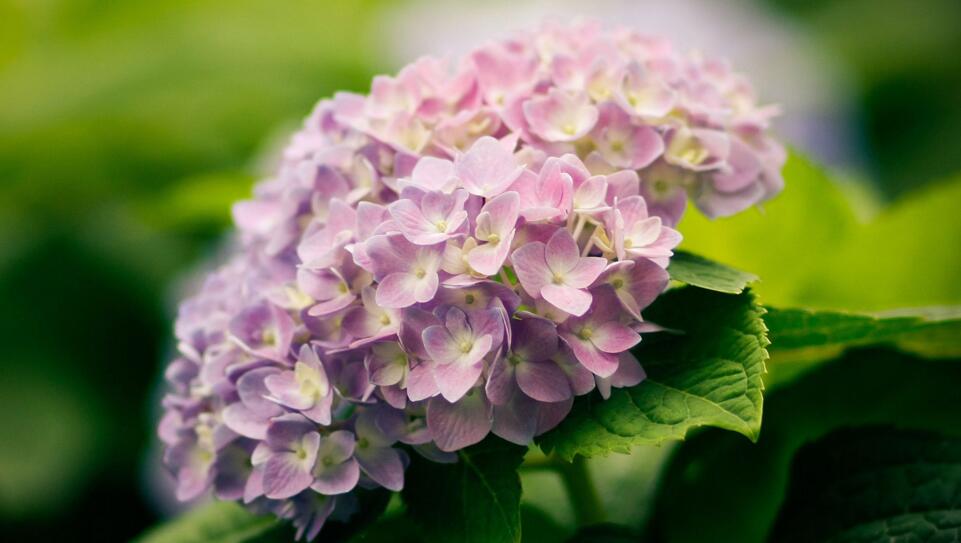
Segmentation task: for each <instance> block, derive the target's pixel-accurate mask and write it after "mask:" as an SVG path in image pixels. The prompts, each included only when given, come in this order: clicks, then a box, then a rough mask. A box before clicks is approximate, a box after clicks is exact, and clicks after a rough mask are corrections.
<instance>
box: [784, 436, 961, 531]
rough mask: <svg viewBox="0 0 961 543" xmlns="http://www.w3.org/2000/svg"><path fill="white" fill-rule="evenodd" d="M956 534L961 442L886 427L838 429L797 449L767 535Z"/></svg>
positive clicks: (960, 511) (960, 513)
mask: <svg viewBox="0 0 961 543" xmlns="http://www.w3.org/2000/svg"><path fill="white" fill-rule="evenodd" d="M813 519H817V520H816V521H814V520H813ZM959 539H961V439H958V438H950V437H945V436H943V435H941V434H938V433H932V432H919V431H914V430H896V429H893V428H890V427H868V428H855V429H843V430H839V431H837V432H834V433H832V434H830V435H828V436H827V437H825V438H823V439H821V440H819V441H817V442H815V443H812V444H809V445H806V446H805V447H804V448H802V449H801V450H800V451H799V452H798V454H797V456H796V457H795V458H794V462H793V464H792V467H791V480H790V483H789V485H788V494H787V499H786V500H785V502H784V506H783V507H782V509H781V513H780V515H779V518H778V522H777V524H775V527H774V530H773V532H772V533H771V537H770V538H769V540H770V541H777V542H779V543H805V542H808V541H831V542H832V543H871V542H874V541H891V542H895V543H909V542H913V541H958V540H959Z"/></svg>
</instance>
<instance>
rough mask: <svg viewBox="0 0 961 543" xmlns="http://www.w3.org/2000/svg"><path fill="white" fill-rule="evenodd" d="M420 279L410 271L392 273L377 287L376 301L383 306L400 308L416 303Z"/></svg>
mask: <svg viewBox="0 0 961 543" xmlns="http://www.w3.org/2000/svg"><path fill="white" fill-rule="evenodd" d="M419 284H420V280H419V279H418V278H417V276H416V275H414V274H412V273H402V272H397V273H392V274H390V275H388V276H387V277H385V278H384V280H383V281H381V282H380V285H378V287H377V303H378V304H379V305H381V306H383V307H389V308H395V309H400V308H404V307H408V306H412V305H414V304H415V303H417V290H418V286H419Z"/></svg>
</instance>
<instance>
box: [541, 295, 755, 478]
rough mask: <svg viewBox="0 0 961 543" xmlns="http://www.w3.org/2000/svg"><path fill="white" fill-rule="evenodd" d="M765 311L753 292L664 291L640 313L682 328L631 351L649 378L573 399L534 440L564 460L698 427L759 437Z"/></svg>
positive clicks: (671, 436)
mask: <svg viewBox="0 0 961 543" xmlns="http://www.w3.org/2000/svg"><path fill="white" fill-rule="evenodd" d="M763 314H764V309H763V308H762V307H760V306H759V305H758V304H757V303H756V301H755V298H754V295H753V294H752V293H751V292H750V291H745V292H744V293H742V294H740V295H732V294H721V293H717V292H712V291H709V290H703V289H698V288H693V287H685V288H681V289H676V290H672V291H669V292H667V293H666V294H664V295H663V296H661V297H660V298H658V300H657V301H656V302H655V303H654V304H653V305H652V306H651V307H650V308H649V309H648V310H647V311H646V312H645V315H646V316H647V318H648V319H649V320H650V321H651V322H656V323H658V324H660V325H662V326H664V327H666V328H668V329H671V330H677V331H680V333H677V332H665V333H660V334H654V335H650V336H646V337H645V339H644V341H642V342H641V344H640V345H639V346H638V347H637V348H636V349H635V350H634V354H635V356H637V358H638V360H640V361H641V363H642V364H643V366H644V369H645V371H646V372H647V378H646V379H645V380H644V381H643V382H641V384H639V385H638V386H636V387H632V388H630V389H618V390H614V391H613V392H612V393H611V397H610V399H608V400H602V399H601V398H600V397H599V396H598V395H596V394H593V395H589V396H584V397H581V398H578V399H577V400H576V401H575V404H574V408H573V410H572V411H571V413H570V414H569V415H568V416H567V418H566V419H565V420H564V422H562V423H561V424H560V425H559V426H558V427H557V428H555V429H554V430H552V431H550V432H548V433H547V434H544V435H543V436H541V437H540V438H539V443H540V445H541V447H542V448H543V449H544V450H545V452H548V451H551V450H553V451H555V452H556V453H557V454H559V455H560V456H561V457H563V458H566V459H568V460H571V459H573V458H574V456H575V455H578V454H579V455H582V456H586V457H590V456H596V455H606V454H608V453H610V452H622V453H626V452H628V451H629V449H630V447H631V446H632V445H636V444H656V443H660V442H663V441H666V440H672V439H683V438H684V436H685V435H686V434H687V432H688V430H690V429H691V428H694V427H698V426H717V427H719V428H724V429H727V430H732V431H735V432H738V433H740V434H743V435H745V436H747V437H748V438H750V439H751V440H756V439H757V437H758V434H759V432H760V429H761V410H762V403H763V398H762V394H761V391H762V389H763V384H762V381H761V376H762V374H763V373H764V371H765V369H764V362H765V360H767V356H768V355H767V350H766V349H765V347H766V346H767V345H768V340H767V336H766V328H765V326H764V322H763V321H762V320H761V316H762V315H763Z"/></svg>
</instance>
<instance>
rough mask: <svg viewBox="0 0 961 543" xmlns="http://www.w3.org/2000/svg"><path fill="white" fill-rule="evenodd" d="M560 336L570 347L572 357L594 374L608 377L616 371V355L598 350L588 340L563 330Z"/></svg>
mask: <svg viewBox="0 0 961 543" xmlns="http://www.w3.org/2000/svg"><path fill="white" fill-rule="evenodd" d="M561 338H562V339H563V340H564V342H565V343H567V345H568V346H569V347H570V348H571V351H572V352H573V353H574V357H575V358H577V360H578V361H579V362H580V363H581V364H583V365H584V367H585V368H587V369H588V370H590V371H591V373H593V374H594V375H598V376H601V377H609V376H610V375H611V374H613V373H614V372H615V371H617V357H616V356H614V355H612V354H608V353H605V352H603V351H601V350H599V349H598V348H597V347H595V346H594V344H593V343H591V342H590V341H585V340H583V339H581V338H579V337H577V336H575V335H574V334H570V333H566V332H565V333H562V334H561Z"/></svg>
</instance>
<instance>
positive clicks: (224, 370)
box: [160, 23, 785, 539]
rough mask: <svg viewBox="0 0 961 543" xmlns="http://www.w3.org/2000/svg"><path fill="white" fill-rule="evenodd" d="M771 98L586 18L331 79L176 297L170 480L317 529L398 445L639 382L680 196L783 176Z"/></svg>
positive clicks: (716, 193)
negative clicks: (642, 347)
mask: <svg viewBox="0 0 961 543" xmlns="http://www.w3.org/2000/svg"><path fill="white" fill-rule="evenodd" d="M772 112H773V109H772V108H769V107H760V106H758V105H757V104H756V101H755V98H754V96H753V93H752V91H751V90H750V86H749V85H748V84H747V82H746V81H745V80H744V79H743V78H742V77H741V76H739V75H737V74H736V73H734V72H732V71H731V70H730V68H729V67H728V66H727V65H726V64H724V63H723V62H719V61H716V60H713V59H706V58H703V57H701V56H697V55H685V54H680V53H677V52H675V51H673V50H672V49H671V48H670V46H669V44H667V43H665V42H663V41H660V40H655V39H651V38H648V37H645V36H640V35H637V34H635V33H633V32H630V31H628V30H626V29H613V30H610V31H606V32H605V31H600V29H599V28H597V27H596V26H595V25H593V24H590V23H582V24H575V25H572V26H568V27H563V26H546V27H544V28H541V29H539V30H536V31H533V32H527V33H522V34H519V35H517V36H516V37H515V38H512V39H510V40H507V41H504V42H499V43H492V44H489V45H486V46H483V47H481V48H479V49H477V50H475V51H474V52H472V53H471V54H470V55H468V56H466V57H465V58H462V59H459V60H454V61H445V60H439V59H433V58H424V59H421V60H418V61H416V62H414V63H412V64H410V65H408V66H406V67H405V68H403V69H402V70H401V71H400V72H399V73H398V74H397V75H396V76H378V77H377V78H375V79H374V81H373V84H372V87H371V92H370V94H369V95H367V96H362V95H357V94H351V93H338V94H337V95H335V96H334V97H333V98H332V99H329V100H323V101H321V102H320V103H319V104H318V105H317V107H316V108H315V109H314V111H313V112H312V113H311V114H310V116H309V117H308V118H307V120H306V121H305V123H304V126H303V128H302V129H301V130H300V131H299V132H298V133H296V134H295V135H294V136H293V139H292V141H291V143H290V145H289V146H288V147H287V149H286V150H285V151H284V153H283V156H282V159H281V162H280V165H279V168H278V170H277V171H276V172H275V173H274V175H273V176H272V177H271V178H270V179H268V180H265V181H264V182H262V183H261V184H259V185H258V186H257V188H256V189H255V195H254V198H253V199H251V200H249V201H246V202H240V203H238V204H237V205H236V206H235V207H234V219H235V223H236V225H237V229H238V231H239V238H240V239H239V244H238V246H239V249H238V250H237V251H236V252H235V253H234V254H233V255H232V256H231V257H230V259H229V261H228V262H227V263H226V264H225V265H223V266H222V267H221V268H220V269H219V270H217V271H216V272H214V273H213V274H212V275H211V276H210V278H209V279H208V280H207V281H206V283H205V284H204V285H203V287H202V288H201V289H200V292H199V293H198V294H197V295H196V296H194V297H193V298H191V299H189V300H187V301H185V302H184V303H183V304H182V305H181V308H180V312H179V314H178V319H177V323H176V327H175V332H176V336H177V340H178V346H179V350H180V356H179V357H178V358H177V359H176V360H174V361H173V362H172V363H171V364H170V367H169V368H168V371H167V372H166V377H167V380H168V381H169V383H170V386H169V393H168V394H167V396H166V397H165V398H164V400H163V405H164V409H165V415H164V417H163V419H162V421H161V423H160V436H161V438H162V440H163V441H164V444H165V446H166V454H165V462H166V464H167V465H168V467H169V468H170V471H171V472H172V473H173V474H174V476H175V477H176V478H177V481H178V484H177V496H178V497H179V498H181V499H192V498H194V497H197V496H200V495H202V494H204V493H205V492H212V493H214V494H215V495H216V496H218V497H219V498H221V499H229V500H238V501H243V502H244V503H246V504H249V506H250V507H252V508H254V509H256V510H258V511H269V512H273V513H274V514H276V515H277V516H279V517H282V518H286V519H290V520H291V522H293V523H294V525H295V526H296V527H297V529H298V534H299V536H305V537H306V538H308V539H312V538H314V537H316V536H317V535H318V534H319V533H320V531H321V529H322V527H323V525H324V523H325V521H326V520H327V519H328V518H334V519H342V518H346V517H348V516H349V515H350V514H351V513H352V511H353V510H354V509H355V508H356V503H357V498H356V492H355V489H356V488H358V487H363V488H375V487H382V488H385V489H388V490H391V491H397V490H400V489H401V488H402V487H403V485H404V471H405V468H406V466H407V464H408V461H409V456H408V455H409V454H421V455H423V456H425V457H426V458H429V459H431V460H435V461H439V462H452V461H457V456H456V455H455V454H453V453H455V452H456V451H457V450H459V449H461V448H464V447H467V446H470V445H472V444H475V443H478V442H479V441H481V440H483V439H484V438H485V437H486V436H487V435H489V434H491V433H493V434H495V435H497V436H499V437H501V438H503V439H506V440H508V441H511V442H514V443H518V444H521V445H526V444H529V443H530V442H531V440H532V439H533V438H534V437H535V436H537V435H539V434H542V433H544V432H546V431H548V430H550V429H551V428H553V427H555V426H556V425H557V424H559V423H560V422H561V421H562V420H563V418H564V417H565V416H566V415H567V413H568V412H569V411H570V409H571V406H572V404H573V401H574V398H575V397H577V396H582V395H584V394H588V393H591V392H592V391H594V390H595V389H596V390H597V391H598V394H599V395H600V396H601V397H604V398H606V397H608V396H609V395H610V392H611V389H612V388H614V387H628V386H634V385H636V384H638V383H639V382H641V380H643V379H644V378H645V374H644V370H643V367H642V364H643V362H644V361H643V360H640V361H638V360H636V359H635V358H634V357H633V356H632V355H631V354H630V349H631V348H632V347H634V346H635V345H636V344H637V343H638V342H639V341H641V335H640V332H643V331H650V330H653V329H656V327H654V326H653V325H651V324H650V323H647V322H645V321H644V320H643V317H642V315H643V313H644V311H645V309H646V308H647V306H648V305H650V304H651V303H652V302H653V301H654V299H655V298H656V297H657V296H658V295H659V294H660V293H662V292H663V291H664V290H665V289H666V288H667V287H668V276H667V272H666V271H665V270H666V268H667V265H668V263H669V262H670V259H671V257H672V255H673V250H674V248H675V247H676V246H677V245H678V243H680V241H681V234H680V233H679V232H678V231H677V230H676V226H677V224H678V221H679V219H680V217H681V214H682V212H683V211H684V210H685V208H686V207H688V204H689V203H690V204H691V205H692V206H693V207H694V208H697V209H699V210H700V211H701V212H703V213H705V214H706V215H708V216H710V217H717V216H726V215H730V214H733V213H737V212H739V211H741V210H744V209H746V208H748V207H750V206H753V205H757V204H760V203H762V202H763V201H765V200H767V199H768V198H770V197H771V196H773V195H774V194H776V193H777V192H778V191H779V190H780V189H781V185H782V181H781V178H780V176H779V173H778V172H779V170H780V166H781V164H783V162H784V159H785V155H784V151H783V149H782V148H781V147H780V145H779V144H778V143H776V142H775V141H774V140H772V139H771V138H770V137H769V136H768V134H767V132H768V122H769V120H770V118H771V116H772Z"/></svg>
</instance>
